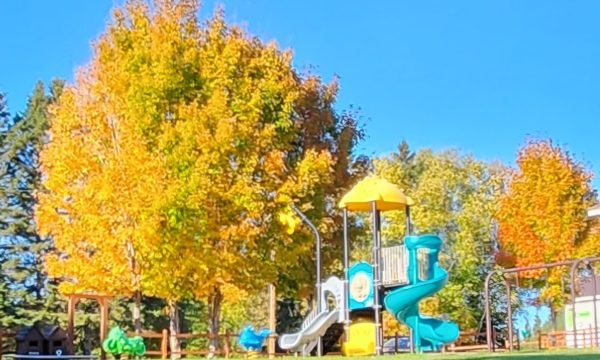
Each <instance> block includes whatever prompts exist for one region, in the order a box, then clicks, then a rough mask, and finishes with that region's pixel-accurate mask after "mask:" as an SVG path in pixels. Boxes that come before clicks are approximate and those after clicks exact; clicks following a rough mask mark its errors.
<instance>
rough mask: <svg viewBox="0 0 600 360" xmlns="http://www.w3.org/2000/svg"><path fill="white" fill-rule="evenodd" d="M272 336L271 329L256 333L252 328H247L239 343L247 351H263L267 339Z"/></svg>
mask: <svg viewBox="0 0 600 360" xmlns="http://www.w3.org/2000/svg"><path fill="white" fill-rule="evenodd" d="M270 334H271V331H270V330H269V329H262V330H260V331H259V332H255V331H254V328H253V327H252V326H246V327H245V328H244V329H242V332H241V333H240V337H239V339H238V342H239V343H240V345H241V346H242V347H243V348H244V349H245V350H246V351H260V350H262V347H263V344H264V342H265V339H266V338H267V337H268V336H269V335H270Z"/></svg>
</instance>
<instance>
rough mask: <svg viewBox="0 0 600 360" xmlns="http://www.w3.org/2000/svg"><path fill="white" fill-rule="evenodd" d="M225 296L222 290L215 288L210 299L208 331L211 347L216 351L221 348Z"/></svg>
mask: <svg viewBox="0 0 600 360" xmlns="http://www.w3.org/2000/svg"><path fill="white" fill-rule="evenodd" d="M222 301H223V294H221V289H219V288H218V287H215V288H214V289H213V292H212V294H210V296H209V297H208V316H209V318H208V331H209V334H210V345H212V346H214V348H215V350H216V349H218V348H219V337H218V335H219V328H220V327H221V321H220V320H221V302H222Z"/></svg>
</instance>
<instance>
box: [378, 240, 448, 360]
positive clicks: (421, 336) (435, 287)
mask: <svg viewBox="0 0 600 360" xmlns="http://www.w3.org/2000/svg"><path fill="white" fill-rule="evenodd" d="M404 245H405V246H406V249H407V250H408V254H409V265H408V277H409V285H406V286H402V287H399V288H396V289H393V290H391V291H389V292H388V293H387V295H386V296H385V297H384V299H383V302H384V304H385V308H386V309H387V310H388V311H390V312H391V313H392V314H394V315H395V316H396V318H397V319H398V320H399V321H401V322H403V323H405V324H406V325H408V326H409V327H410V328H411V329H412V330H413V338H414V346H415V350H416V351H417V352H420V351H438V350H439V349H440V348H441V347H442V346H443V345H444V344H446V343H451V342H453V341H455V340H456V339H457V338H458V335H459V329H458V325H456V324H455V323H453V322H450V321H443V320H439V319H434V318H430V317H423V316H421V315H419V301H421V300H422V299H424V298H426V297H429V296H432V295H434V294H435V293H436V292H438V291H440V290H441V289H442V288H443V287H444V285H446V281H447V280H448V272H446V270H444V269H442V268H441V267H440V265H439V261H438V253H439V250H440V247H441V245H442V240H441V239H440V238H439V237H437V236H434V235H423V236H407V237H406V238H405V239H404ZM419 249H427V250H429V259H428V270H427V279H424V280H421V279H419V267H418V257H417V250H419Z"/></svg>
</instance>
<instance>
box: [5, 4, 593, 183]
mask: <svg viewBox="0 0 600 360" xmlns="http://www.w3.org/2000/svg"><path fill="white" fill-rule="evenodd" d="M119 2H120V1H118V0H94V1H81V0H60V1H39V0H2V1H0V33H1V34H3V36H2V42H1V43H0V49H1V50H0V54H2V55H1V56H0V90H1V91H3V92H5V93H7V96H8V100H9V105H10V108H11V111H13V112H15V111H20V110H22V109H23V107H24V104H25V101H26V97H27V95H28V94H29V92H30V91H31V89H32V88H33V85H34V83H35V81H37V80H38V79H41V80H44V81H49V80H50V79H51V78H53V77H62V78H66V79H67V80H70V79H72V77H73V71H74V69H75V68H76V66H78V65H81V64H84V63H85V62H86V61H87V60H88V59H89V56H90V45H91V42H92V40H93V39H95V38H96V37H97V36H98V34H99V33H100V32H101V31H102V30H103V28H104V26H105V24H106V22H107V20H108V19H109V10H110V8H111V7H112V6H113V5H115V4H118V3H119ZM219 3H222V4H223V5H224V7H225V10H226V14H227V18H228V19H229V20H230V21H232V22H235V23H238V24H243V25H244V26H245V27H246V28H247V29H248V30H249V31H250V32H252V33H254V34H256V35H258V36H260V37H261V38H262V39H265V40H270V39H274V40H276V41H277V42H278V43H279V44H280V45H281V46H282V47H285V48H292V49H293V51H294V54H295V64H296V66H297V67H298V68H300V69H308V68H313V71H314V72H316V73H318V74H320V75H322V76H323V78H325V79H331V77H332V76H333V75H334V74H337V75H339V76H340V78H341V88H340V90H341V92H340V96H339V108H340V109H344V108H347V107H348V106H350V105H354V106H356V107H360V108H361V114H362V116H363V118H364V120H365V122H366V126H367V131H368V136H369V138H368V139H367V140H366V141H365V142H364V143H363V144H361V148H360V150H361V151H363V152H366V153H367V154H383V153H387V152H389V151H392V150H394V149H395V147H396V145H397V144H398V143H399V142H400V141H401V140H402V139H406V140H407V141H408V142H409V143H410V144H411V145H412V146H413V147H414V148H422V147H432V148H434V149H436V150H439V149H444V148H450V147H454V148H459V149H461V150H462V151H465V152H469V153H473V154H474V155H475V156H477V157H479V158H481V159H484V160H490V161H491V160H500V161H504V162H507V163H512V162H513V161H514V157H515V153H516V151H517V149H518V147H519V146H520V144H522V143H523V141H524V140H525V138H526V137H527V136H542V137H552V138H553V139H555V140H556V141H557V142H558V143H560V144H562V145H565V146H566V147H567V148H568V149H569V150H570V151H571V152H572V153H574V154H575V156H576V157H577V158H578V159H580V160H582V161H584V162H585V163H586V164H587V166H588V167H589V168H590V169H591V170H593V171H594V172H598V171H599V170H600V145H599V144H598V143H599V142H598V140H597V139H598V138H600V121H599V120H600V101H598V95H599V94H600V68H599V66H598V65H599V64H600V41H598V39H599V38H600V22H599V21H597V19H598V15H600V2H597V1H536V0H529V1H526V2H525V1H507V0H503V1H500V0H497V1H493V0H489V1H475V0H473V1H427V0H419V1H394V0H387V1H383V0H380V1H342V0H339V1H334V0H329V1H319V0H302V1H301V0H287V1H277V0H270V1H266V0H253V1H247V0H223V1H220V2H219ZM214 5H215V2H214V1H205V2H204V8H203V11H202V16H203V17H206V16H208V15H210V14H211V13H212V11H213V9H214ZM594 183H595V185H599V184H600V182H599V181H598V180H596V181H594Z"/></svg>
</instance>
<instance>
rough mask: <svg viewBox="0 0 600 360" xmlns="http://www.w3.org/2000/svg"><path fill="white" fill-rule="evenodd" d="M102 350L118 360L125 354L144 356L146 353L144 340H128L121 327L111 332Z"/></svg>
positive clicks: (131, 338) (134, 338) (132, 338)
mask: <svg viewBox="0 0 600 360" xmlns="http://www.w3.org/2000/svg"><path fill="white" fill-rule="evenodd" d="M102 349H104V351H105V352H107V353H109V354H113V355H114V356H115V358H117V359H118V358H119V357H120V356H121V355H123V354H125V355H129V356H144V354H145V353H146V345H144V339H142V338H141V337H140V336H134V337H130V338H128V337H127V335H126V334H125V332H124V331H123V330H121V328H119V327H114V328H112V329H111V330H110V332H109V333H108V337H107V338H106V340H104V343H103V344H102Z"/></svg>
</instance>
